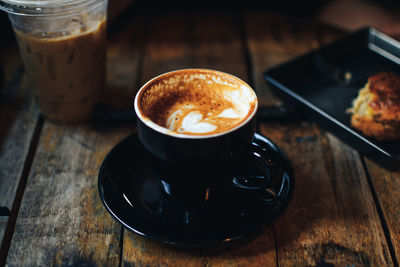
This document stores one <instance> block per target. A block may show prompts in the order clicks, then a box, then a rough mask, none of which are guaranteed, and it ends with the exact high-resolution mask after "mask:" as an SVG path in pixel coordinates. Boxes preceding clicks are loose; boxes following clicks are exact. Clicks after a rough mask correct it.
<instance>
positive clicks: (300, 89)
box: [264, 28, 400, 170]
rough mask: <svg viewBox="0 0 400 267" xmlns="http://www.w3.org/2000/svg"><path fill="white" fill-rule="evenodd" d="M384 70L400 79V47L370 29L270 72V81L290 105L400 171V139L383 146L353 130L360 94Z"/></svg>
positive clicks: (372, 156) (363, 151)
mask: <svg viewBox="0 0 400 267" xmlns="http://www.w3.org/2000/svg"><path fill="white" fill-rule="evenodd" d="M379 71H393V72H395V73H397V74H398V75H400V43H399V42H397V41H396V40H394V39H392V38H390V37H389V36H387V35H385V34H383V33H382V32H380V31H378V30H376V29H374V28H364V29H361V30H359V31H357V32H355V33H352V34H350V35H348V36H346V37H345V38H343V39H341V40H338V41H336V42H333V43H331V44H329V45H326V46H323V47H321V48H320V49H318V50H315V51H312V52H310V53H307V54H305V55H303V56H300V57H298V58H296V59H294V60H291V61H289V62H286V63H284V64H281V65H278V66H276V67H273V68H271V69H269V70H267V71H266V72H265V73H264V78H265V80H266V81H267V82H268V83H269V84H270V85H271V86H272V88H273V89H275V91H276V92H277V93H278V94H279V95H280V96H281V97H282V99H283V100H284V102H285V105H297V106H298V107H299V108H304V111H306V114H308V115H311V117H312V118H313V119H315V120H316V121H317V122H318V123H320V124H321V126H323V127H325V128H326V129H327V130H329V131H331V132H332V133H334V134H335V135H336V136H338V137H339V138H340V139H341V140H343V141H344V142H346V143H347V144H349V145H351V146H353V147H354V148H356V149H357V150H359V151H360V152H361V153H363V154H365V155H366V156H368V157H370V158H371V159H372V160H374V161H375V162H377V163H378V164H379V165H381V166H383V167H385V168H387V169H389V170H394V169H397V168H399V167H400V140H399V141H397V140H396V141H386V142H380V141H377V140H376V139H374V138H369V137H367V136H364V135H363V134H362V133H361V132H359V131H357V130H356V129H354V128H352V126H351V125H350V114H348V113H346V110H347V109H348V108H350V107H351V106H352V101H353V99H354V98H356V97H357V95H358V91H359V90H360V89H361V88H362V87H363V86H364V85H365V83H366V81H367V79H368V77H369V76H371V75H373V74H375V73H377V72H379Z"/></svg>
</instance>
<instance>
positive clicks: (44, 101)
mask: <svg viewBox="0 0 400 267" xmlns="http://www.w3.org/2000/svg"><path fill="white" fill-rule="evenodd" d="M107 4H108V2H107V0H36V1H32V0H0V9H2V10H4V11H6V12H8V16H9V19H10V21H11V23H12V26H13V29H14V32H15V34H16V37H17V41H18V45H19V48H20V53H21V56H22V59H23V62H24V67H25V71H26V73H27V76H28V79H29V82H30V85H31V87H32V89H33V92H34V95H35V98H36V100H37V103H38V105H39V108H40V110H41V112H42V114H43V115H44V116H45V117H46V118H48V119H50V120H52V121H54V122H57V123H77V122H83V121H86V120H88V119H89V118H90V117H91V115H92V112H93V108H94V105H95V103H96V101H97V99H98V96H99V94H100V92H101V90H102V89H103V88H104V86H105V79H106V20H107Z"/></svg>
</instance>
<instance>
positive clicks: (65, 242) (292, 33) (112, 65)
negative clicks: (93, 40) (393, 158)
mask: <svg viewBox="0 0 400 267" xmlns="http://www.w3.org/2000/svg"><path fill="white" fill-rule="evenodd" d="M132 12H133V11H132ZM343 34H344V33H343V32H340V31H338V30H335V29H332V28H330V27H327V26H326V25H320V24H316V23H314V22H310V21H307V20H301V19H298V18H290V17H285V16H281V15H276V14H272V13H269V12H265V11H252V12H240V11H235V12H217V11H213V12H211V11H210V12H192V11H190V12H179V11H170V12H161V11H160V12H155V13H151V12H143V13H140V12H136V13H135V12H133V13H132V14H127V15H126V14H125V16H123V17H121V18H116V19H115V20H114V23H113V24H112V25H111V27H109V36H108V38H109V41H108V49H107V60H108V73H107V80H108V85H107V90H106V91H105V92H104V95H103V97H102V100H101V103H100V104H101V105H102V106H107V107H112V108H117V109H118V110H117V111H120V112H121V114H124V116H126V114H128V116H131V115H132V116H133V113H132V110H131V107H132V102H133V98H134V95H135V93H136V91H137V90H138V89H139V87H140V86H141V85H142V84H144V83H145V82H146V81H148V80H149V79H151V78H153V77H154V76H156V75H159V74H161V73H164V72H167V71H171V70H175V69H181V68H193V67H196V68H211V69H217V70H221V71H224V72H227V73H230V74H233V75H235V76H237V77H239V78H241V79H243V80H244V81H246V82H248V83H249V84H250V85H251V86H252V87H253V88H254V89H255V91H256V92H257V95H258V97H259V100H260V104H261V105H262V106H271V105H280V104H281V101H280V100H279V99H278V98H276V97H275V95H274V93H273V92H272V90H271V88H270V87H269V86H268V85H267V84H266V82H265V81H264V79H263V72H264V71H265V70H267V69H268V68H270V67H272V66H275V65H276V64H279V63H282V62H285V61H286V60H290V59H291V58H293V57H296V56H298V55H301V54H303V53H305V52H307V51H310V50H312V49H316V48H318V47H319V46H321V45H323V44H326V43H329V42H331V41H333V40H335V39H337V38H339V37H341V36H343ZM14 49H15V48H14ZM1 55H2V58H1V60H2V62H3V61H4V60H6V61H7V62H10V63H7V66H8V67H7V73H6V74H7V75H6V77H8V78H7V86H8V87H6V88H7V89H6V93H7V94H8V95H9V96H10V98H9V99H10V101H8V100H7V101H4V99H0V101H1V102H0V103H1V106H0V122H1V126H2V127H1V128H0V142H1V143H0V145H1V147H0V175H1V176H0V201H1V202H0V206H3V205H5V206H6V207H8V208H10V209H12V208H13V202H14V199H15V194H16V191H17V188H18V185H19V184H20V183H19V180H20V179H21V177H24V174H23V172H24V171H23V169H24V166H25V169H27V170H25V175H26V177H25V178H26V179H25V180H27V181H26V182H27V184H26V188H25V190H24V191H23V192H21V196H20V197H22V202H21V206H20V208H19V211H18V210H17V211H14V212H15V214H17V212H18V217H17V219H16V224H15V229H12V230H13V231H12V232H11V233H10V239H11V236H12V241H11V244H9V245H10V248H9V250H7V252H8V257H7V262H6V264H7V266H398V259H399V253H400V224H399V221H400V211H399V205H400V194H399V192H400V191H399V189H398V188H399V186H400V184H399V182H398V180H399V178H400V172H399V171H397V172H389V171H386V170H384V169H382V168H381V167H379V166H377V165H376V164H374V163H373V162H371V161H369V160H368V159H366V158H364V157H362V156H360V154H359V153H358V152H357V151H356V150H354V149H352V148H351V147H349V146H347V145H345V144H343V143H342V142H341V141H340V140H338V139H337V138H336V137H334V136H333V135H331V134H330V133H327V132H325V131H324V130H322V129H320V128H319V127H318V125H316V124H314V123H312V122H310V121H307V120H306V118H303V117H296V119H290V118H289V119H287V120H282V121H259V132H261V133H262V134H263V135H265V136H267V137H268V138H270V139H271V140H272V141H274V142H275V143H276V144H277V145H278V146H279V147H280V148H281V149H282V150H283V151H284V152H285V153H286V154H287V155H288V157H289V159H290V160H291V162H292V165H293V168H294V171H295V176H296V187H295V193H294V197H293V200H292V201H291V203H290V205H289V206H288V208H287V210H285V211H284V213H283V214H282V215H281V216H280V217H279V218H278V219H277V220H276V221H275V222H274V224H273V225H270V226H267V227H265V229H263V230H262V231H261V233H260V234H259V235H257V236H256V237H255V238H254V239H252V240H251V241H250V242H248V243H246V244H243V245H241V246H238V247H237V246H233V247H231V248H225V249H222V250H208V249H193V250H183V249H178V248H173V247H169V246H165V245H163V244H160V243H158V242H155V241H150V240H148V239H145V238H142V237H139V236H138V235H136V234H134V233H131V232H129V231H127V230H125V229H123V228H122V226H121V225H119V224H118V223H117V222H115V221H114V220H113V219H112V218H111V216H110V215H109V214H108V213H107V211H106V210H105V208H104V207H103V206H102V203H101V201H100V198H99V195H98V189H97V175H98V170H99V167H100V165H101V163H102V161H103V159H104V157H105V156H106V155H107V153H108V152H109V151H110V150H111V149H112V147H113V146H115V145H116V144H117V143H118V142H119V141H120V140H122V139H123V138H124V137H126V136H128V135H129V134H131V133H134V132H135V126H134V124H132V120H124V119H121V120H118V122H115V121H110V120H103V118H102V116H101V115H99V116H97V117H96V118H95V119H93V120H92V121H90V122H88V123H86V124H81V125H64V126H62V125H57V124H53V123H51V122H48V121H46V120H44V122H43V126H42V124H41V123H39V124H38V114H37V109H36V108H35V105H34V103H33V102H32V101H28V102H26V101H25V102H24V101H22V100H24V99H27V96H26V92H27V90H26V85H25V80H24V79H25V78H24V72H23V69H21V64H20V61H19V59H18V56H16V55H18V53H16V50H14V57H15V58H12V55H13V54H12V53H5V54H4V51H2V54H1ZM3 55H5V57H3ZM7 57H9V58H8V59H7ZM12 77H14V78H12ZM21 88H25V89H21ZM19 89H21V92H20V91H19ZM25 103H28V104H25ZM127 111H129V112H131V113H129V112H128V113H127ZM117 113H118V112H117ZM103 115H104V114H103ZM39 121H40V119H39ZM36 125H39V126H38V127H37V126H36ZM35 127H36V130H35ZM35 132H36V133H37V134H38V138H33V137H34V135H35ZM39 134H40V136H39ZM32 139H37V140H34V143H35V145H34V147H33V148H34V151H32V152H29V150H30V148H32V144H31V143H32ZM36 143H37V145H36ZM29 154H31V156H30V157H31V158H32V166H30V165H31V164H30V162H28V163H29V164H26V159H27V158H29ZM22 193H23V195H22ZM18 207H19V206H18ZM7 223H8V217H0V234H1V233H2V231H3V232H4V231H5V227H6V226H7ZM3 252H4V251H2V253H3Z"/></svg>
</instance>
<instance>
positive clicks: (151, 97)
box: [134, 69, 268, 208]
mask: <svg viewBox="0 0 400 267" xmlns="http://www.w3.org/2000/svg"><path fill="white" fill-rule="evenodd" d="M134 108H135V112H136V115H137V117H138V120H137V126H138V137H139V140H140V142H141V143H142V144H143V146H144V147H145V148H146V149H147V150H148V151H149V152H150V153H151V154H152V155H153V156H154V159H153V160H152V161H153V162H152V164H153V166H154V170H155V171H157V172H159V176H160V182H161V187H162V189H163V192H164V193H165V194H166V195H167V197H168V198H170V199H171V200H173V201H175V202H176V203H178V204H179V205H181V206H184V207H185V208H188V207H198V205H199V204H203V203H207V201H208V200H209V199H210V194H213V192H214V191H216V190H218V188H223V187H224V186H226V185H227V184H228V183H230V182H231V180H232V170H234V169H235V168H234V166H232V164H235V162H237V161H235V159H236V160H237V159H238V155H242V154H243V151H247V150H248V149H249V147H250V146H251V143H252V140H253V137H254V134H255V129H256V113H257V108H258V100H257V96H256V94H255V92H254V91H253V89H252V88H251V87H250V86H249V85H247V84H246V83H245V82H244V81H242V80H240V79H239V78H237V77H235V76H232V75H230V74H227V73H223V72H220V71H216V70H208V69H183V70H176V71H172V72H168V73H165V74H162V75H159V76H157V77H155V78H153V79H151V80H150V81H148V82H147V83H146V84H145V85H143V86H142V87H141V89H140V90H139V91H138V93H137V95H136V97H135V102H134ZM224 108H225V109H224ZM197 109H199V110H197ZM165 114H167V115H165ZM177 114H178V115H179V116H178V115H177ZM199 114H200V115H201V116H200V115H199ZM199 118H200V119H199ZM185 120H186V121H185ZM175 121H177V122H175ZM179 123H180V124H179ZM219 123H220V125H219ZM174 127H175V128H174ZM188 129H189V130H188ZM190 131H194V132H190ZM265 176H266V177H265V179H264V180H265V181H263V182H261V184H260V185H256V186H248V185H245V184H242V183H240V182H238V181H236V182H235V183H234V184H235V185H236V186H237V187H240V188H244V189H250V190H253V189H257V190H258V189H261V188H263V187H265V186H266V184H267V180H268V177H267V176H268V175H265Z"/></svg>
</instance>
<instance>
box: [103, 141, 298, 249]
mask: <svg viewBox="0 0 400 267" xmlns="http://www.w3.org/2000/svg"><path fill="white" fill-rule="evenodd" d="M253 144H254V145H256V146H259V147H260V149H261V150H262V151H263V152H262V153H263V159H265V160H266V161H268V164H269V166H270V179H272V183H271V188H270V189H268V190H266V191H263V192H260V191H254V190H253V191H252V190H243V189H240V188H238V187H237V186H234V183H232V184H227V185H226V188H224V189H223V191H219V193H218V194H219V196H220V197H219V198H217V199H218V200H216V201H215V202H214V203H211V204H209V205H208V206H207V207H206V208H203V209H199V210H195V211H188V210H185V209H183V208H180V207H178V206H176V205H174V204H173V203H171V202H170V201H168V200H167V199H166V198H165V197H164V195H163V194H162V192H161V186H160V180H159V177H158V176H157V174H156V173H155V172H154V170H153V169H152V168H151V166H150V161H151V157H152V156H151V155H149V153H148V152H147V151H146V150H145V149H144V148H143V146H142V145H141V143H140V142H139V140H138V137H137V135H136V134H134V135H131V136H129V137H127V138H126V139H125V140H123V141H121V142H120V143H119V144H118V145H116V146H115V147H114V148H113V149H112V150H111V152H110V153H109V154H108V155H107V157H106V158H105V159H104V162H103V164H102V166H101V168H100V172H99V180H98V186H99V193H100V197H101V200H102V201H103V204H104V206H105V207H106V209H107V210H108V211H109V212H110V214H111V215H112V217H114V219H116V220H117V221H118V222H119V223H121V224H122V225H123V226H124V227H126V228H127V229H128V230H131V231H133V232H135V233H137V234H139V235H141V236H144V237H147V238H150V239H154V240H157V241H160V242H163V243H166V244H170V245H178V246H183V247H193V246H198V245H200V246H201V245H213V244H217V245H218V244H226V243H228V242H231V241H236V240H242V239H244V238H247V237H250V236H252V235H254V234H255V233H257V232H258V231H259V230H261V229H262V228H263V226H265V225H268V224H270V223H272V222H273V221H274V220H275V219H276V218H277V216H278V215H279V214H280V213H281V212H282V211H283V210H284V209H285V208H286V206H287V204H288V203H289V201H290V199H291V197H292V194H293V189H294V175H293V172H292V168H291V165H290V163H289V161H288V160H287V158H286V157H285V155H284V154H283V153H282V152H281V151H280V150H279V148H278V147H277V146H276V145H275V144H273V143H272V142H271V141H270V140H269V139H267V138H265V137H263V136H261V135H259V134H256V135H255V137H254V141H253ZM261 150H260V151H261ZM245 158H246V157H245ZM253 161H254V162H253ZM256 161H257V160H247V162H241V164H242V168H241V169H242V172H241V174H240V175H239V176H240V179H243V178H245V177H243V174H245V175H249V176H252V177H258V176H257V175H258V174H257V173H256V172H257V162H256ZM253 171H254V173H252V172H253ZM239 176H238V177H239ZM188 177H190V175H188Z"/></svg>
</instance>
